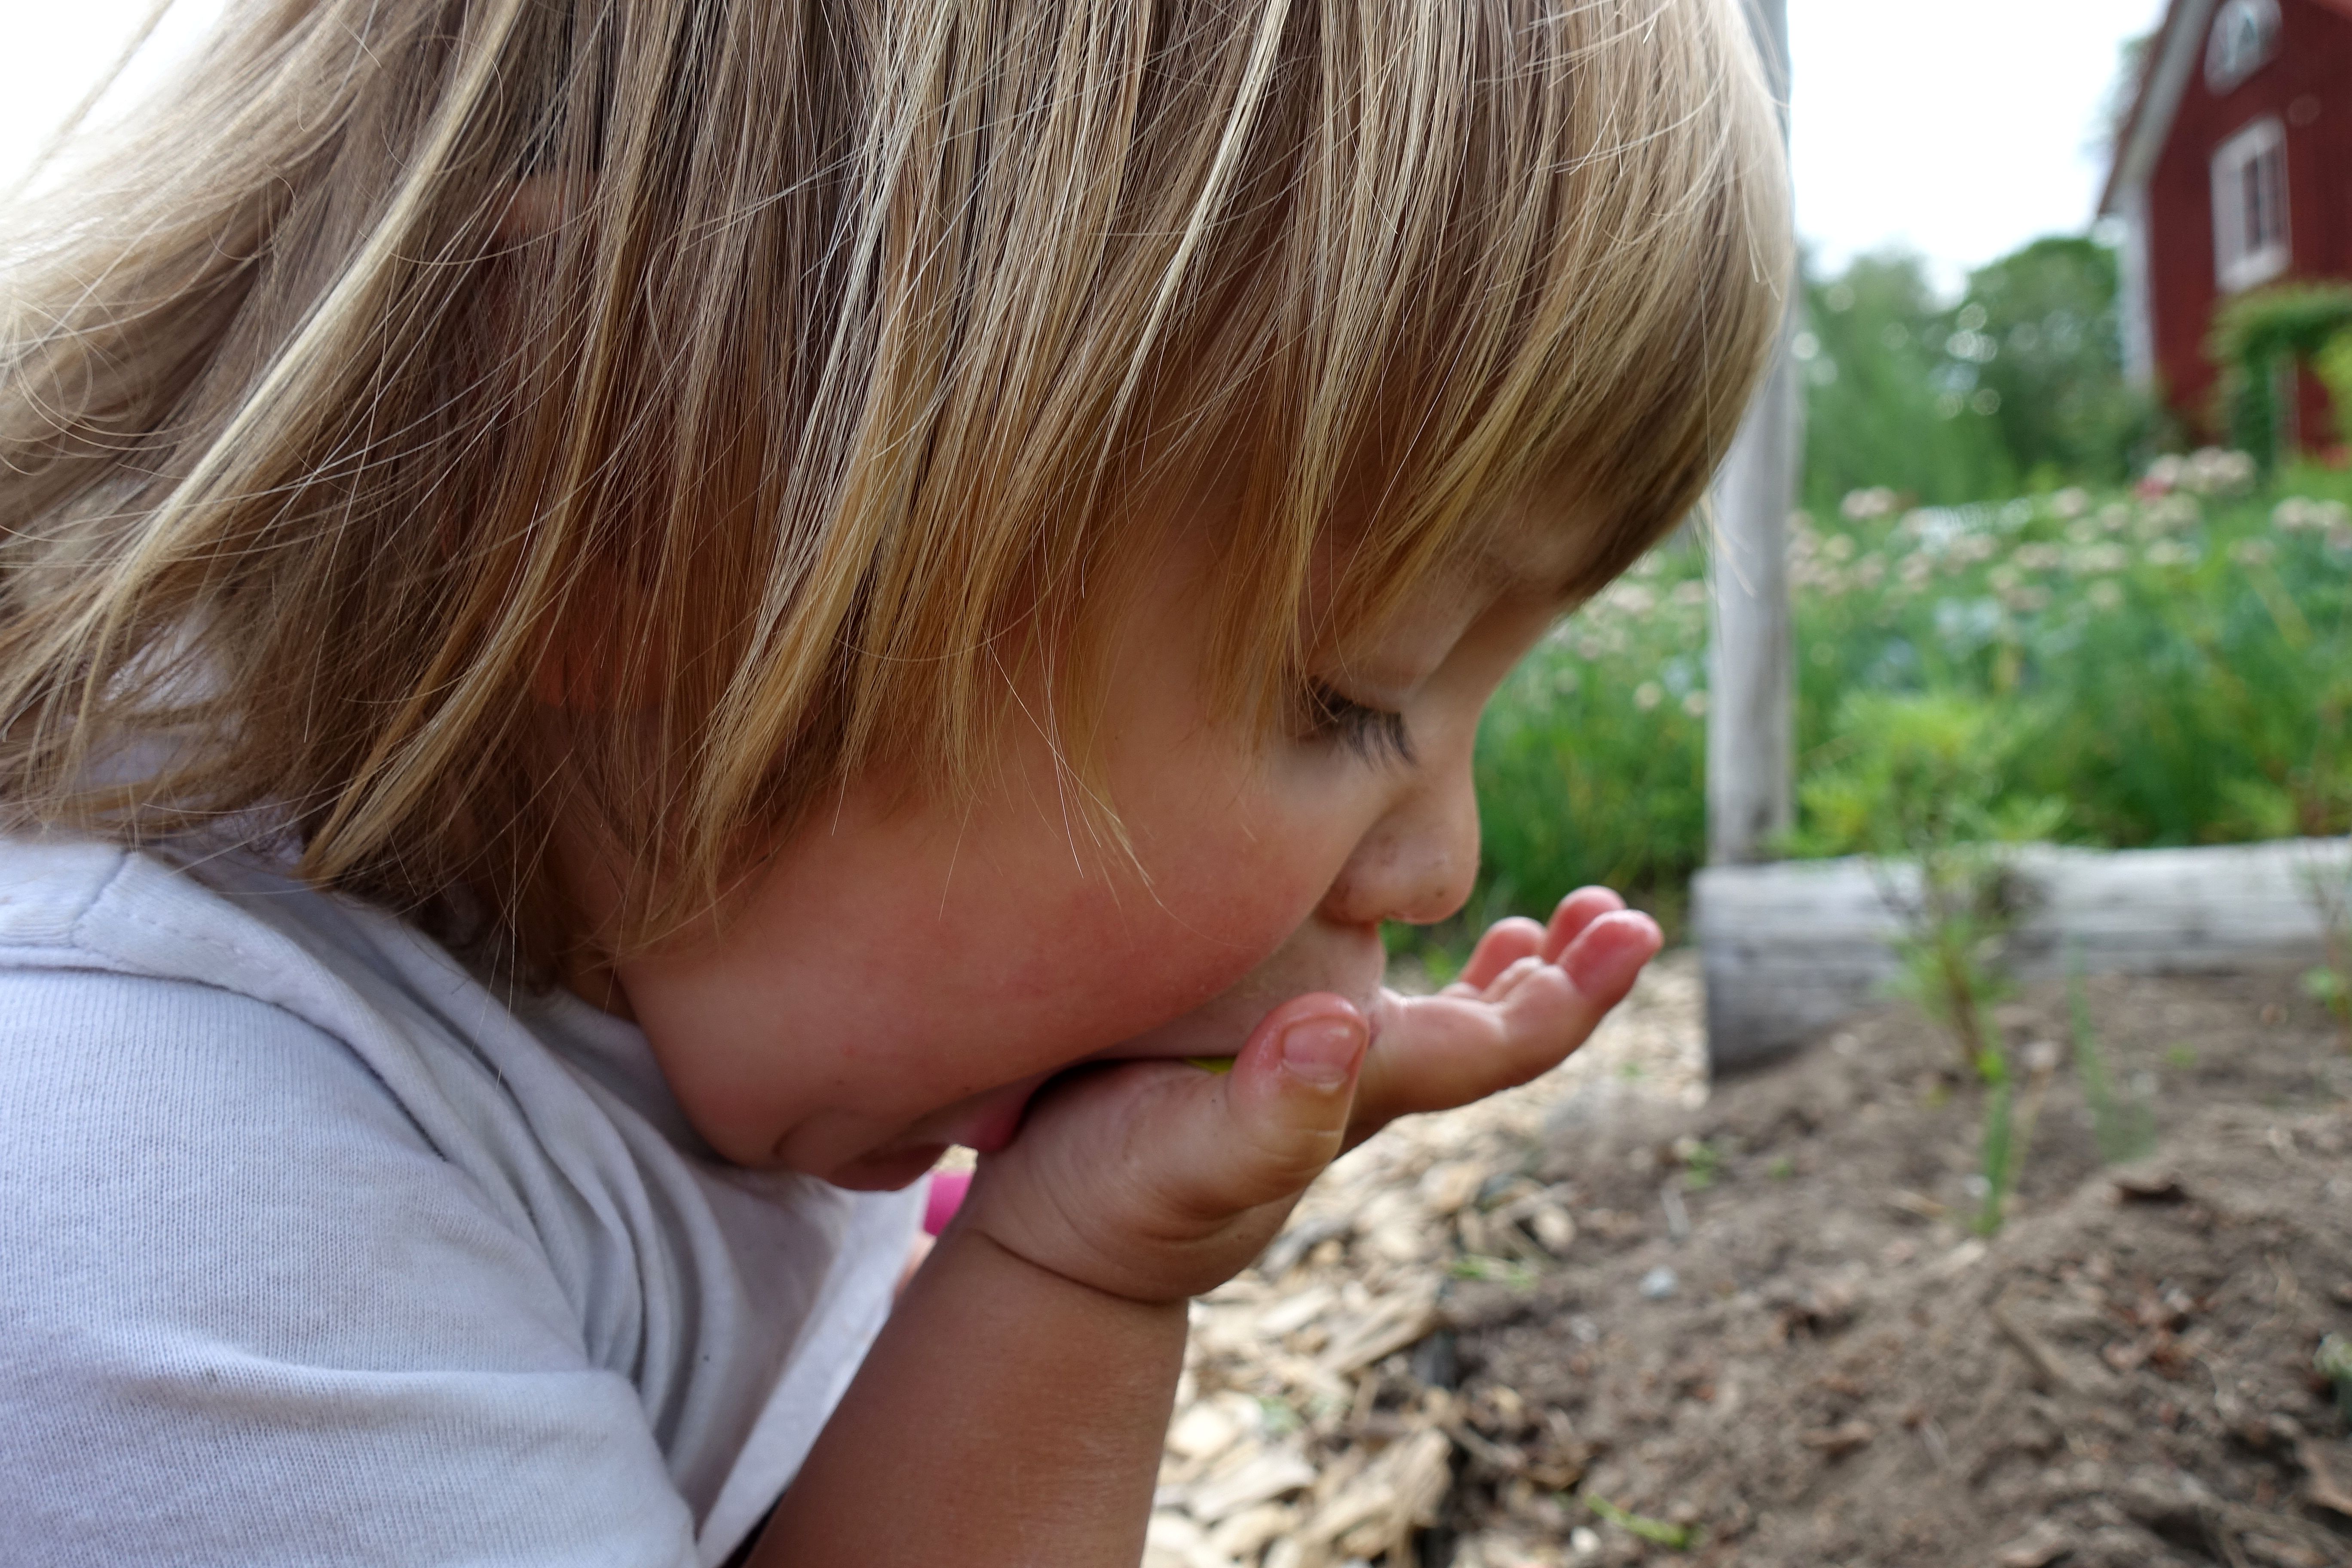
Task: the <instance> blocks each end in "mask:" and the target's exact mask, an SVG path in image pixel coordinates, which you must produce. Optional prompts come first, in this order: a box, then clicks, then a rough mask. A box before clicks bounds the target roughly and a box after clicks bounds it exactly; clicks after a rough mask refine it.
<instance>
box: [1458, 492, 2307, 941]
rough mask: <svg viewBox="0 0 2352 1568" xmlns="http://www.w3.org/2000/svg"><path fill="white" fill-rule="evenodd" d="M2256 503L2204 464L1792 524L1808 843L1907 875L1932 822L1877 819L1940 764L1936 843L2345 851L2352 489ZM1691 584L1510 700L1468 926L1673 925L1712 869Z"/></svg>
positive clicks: (1651, 585)
mask: <svg viewBox="0 0 2352 1568" xmlns="http://www.w3.org/2000/svg"><path fill="white" fill-rule="evenodd" d="M2256 479H2257V476H2256V474H2255V472H2254V468H2253V465H2252V463H2251V462H2250V461H2249V460H2248V459H2246V458H2243V457H2242V456H2240V455H2236V454H2226V453H2207V454H2200V455H2199V456H2198V457H2197V458H2189V459H2183V458H2168V459H2164V460H2162V461H2160V462H2159V463H2158V464H2157V465H2156V466H2155V467H2154V468H2151V469H2150V471H2149V473H2148V474H2147V477H2146V478H2145V479H2143V480H2142V481H2141V482H2140V483H2139V484H2138V485H2137V486H2136V487H2134V489H2132V490H2130V491H2127V492H2126V491H2116V490H2110V491H2105V492H2098V493H2094V492H2092V491H2088V490H2084V489H2064V490H2059V491H2054V492H2052V493H2050V494H2046V495H2041V496H2036V497H2032V498H2030V499H2026V500H2012V501H2010V502H2007V503H2004V504H2001V505H1979V506H1970V507H1961V508H1927V509H1920V508H1910V509H1906V508H1904V507H1903V506H1902V505H1901V503H1900V501H1899V500H1898V499H1897V498H1896V497H1895V495H1894V494H1893V493H1892V492H1891V491H1887V490H1872V491H1858V492H1855V493H1854V494H1853V495H1852V496H1849V497H1847V498H1846V499H1845V500H1844V502H1843V504H1842V505H1841V507H1840V508H1839V509H1838V510H1837V511H1836V512H1835V513H1833V514H1832V516H1830V517H1829V518H1828V519H1826V520H1823V521H1814V520H1812V519H1809V518H1801V519H1800V520H1799V522H1798V524H1797V526H1796V527H1795V528H1794V530H1793V531H1792V536H1791V542H1790V557H1791V558H1790V574H1791V577H1792V580H1793V582H1794V585H1795V588H1794V591H1795V594H1796V605H1795V624H1796V634H1795V635H1796V648H1795V653H1796V660H1797V671H1798V747H1799V757H1800V773H1801V790H1800V793H1801V822H1800V825H1799V829H1798V839H1797V844H1798V847H1800V848H1801V850H1803V851H1804V852H1807V853H1816V854H1832V853H1845V852H1865V851H1866V852H1872V853H1883V852H1888V851H1889V850H1890V849H1894V850H1899V846H1900V843H1901V841H1902V840H1903V839H1904V838H1905V837H1906V836H1907V835H1909V834H1911V833H1913V832H1915V831H1922V830H1926V829H1927V828H1933V827H1934V825H1933V824H1927V825H1926V826H1925V828H1923V827H1921V826H1919V825H1914V826H1909V827H1906V826H1900V825H1899V822H1898V821H1896V820H1894V819H1890V818H1888V817H1887V816H1885V815H1884V814H1885V811H1886V810H1887V809H1891V808H1889V807H1887V806H1886V805H1885V799H1886V797H1887V795H1888V793H1889V790H1890V788H1891V786H1892V784H1893V783H1894V782H1895V780H1896V779H1897V778H1898V776H1905V777H1908V778H1910V779H1912V780H1913V781H1914V783H1915V784H1918V783H1924V782H1926V781H1927V780H1928V779H1929V778H1931V777H1933V776H1934V770H1935V769H1937V768H1943V769H1948V770H1949V778H1950V780H1951V781H1953V782H1952V784H1951V788H1952V791H1953V794H1954V795H1955V798H1956V799H1958V798H1961V797H1965V798H1966V800H1968V801H1969V802H1970V803H1972V804H1970V805H1968V807H1967V809H1968V810H1969V811H1970V812H1974V813H1978V814H1980V815H1979V818H1978V819H1977V820H1976V821H1974V822H1973V823H1961V822H1958V821H1955V822H1953V823H1950V824H1947V825H1945V826H1946V827H1947V828H1948V829H1950V830H1953V831H1964V832H1966V833H1972V834H1975V835H1976V836H1978V837H1982V838H1987V839H1996V840H1997V839H2001V838H2006V837H2014V836H2016V835H2017V834H2019V833H2021V832H2025V831H2027V830H2029V829H2032V830H2035V831H2045V832H2049V833H2052V834H2054V835H2056V836H2058V837H2062V838H2063V839H2066V840H2069V841H2073V842H2078V843H2083V844H2087V845H2096V846H2105V847H2115V848H2126V847H2139V846H2147V845H2164V844H2200V843H2216V842H2228V841H2244V840H2252V839H2262V838H2272V837H2286V836H2292V835H2321V834H2334V833H2344V832H2347V831H2352V745H2347V741H2346V738H2345V721H2346V719H2347V715H2352V477H2347V475H2345V474H2342V473H2337V472H2330V471H2326V470H2320V469H2310V468H2306V469H2301V470H2296V471H2293V472H2290V473H2287V474H2284V475H2283V476H2281V477H2280V479H2278V480H2277V481H2276V483H2275V484H2274V485H2273V487H2272V488H2271V489H2269V490H2268V491H2267V492H2265V493H2261V494H2257V493H2255V490H2254V486H2255V483H2256ZM1703 572H1704V562H1703V557H1702V555H1701V553H1700V552H1699V551H1698V550H1697V548H1696V546H1694V545H1692V544H1691V543H1689V542H1680V541H1678V542H1675V543H1673V544H1670V545H1669V546H1667V547H1665V548H1664V549H1662V550H1661V551H1659V552H1656V553H1655V554H1654V555H1652V556H1651V557H1650V558H1648V559H1647V560H1645V561H1644V562H1643V563H1642V564H1641V565H1640V566H1639V567H1638V568H1637V569H1636V571H1635V572H1634V574H1632V575H1630V576H1628V577H1627V578H1626V579H1624V580H1623V581H1622V582H1621V583H1619V584H1617V585H1615V586H1614V587H1612V588H1611V589H1610V590H1609V591H1608V592H1606V593H1605V594H1603V595H1601V597H1600V598H1599V599H1598V600H1596V601H1595V602H1594V603H1593V604H1592V605H1589V606H1587V607H1586V608H1585V609H1584V610H1583V611H1581V612H1580V613H1579V614H1578V615H1577V616H1575V617H1573V618H1572V619H1570V621H1568V622H1566V623H1565V624H1564V625H1562V626H1561V627H1560V628H1559V630H1558V631H1557V632H1556V633H1555V634H1554V635H1553V636H1552V637H1550V638H1549V640H1547V642H1546V643H1545V644H1544V646H1543V647H1540V648H1538V650H1537V652H1536V654H1535V655H1534V656H1533V657H1532V658H1529V659H1528V661H1527V663H1526V664H1525V665H1524V666H1523V667H1522V668H1520V669H1519V670H1518V671H1517V674H1515V675H1514V676H1513V677H1512V679H1511V680H1510V681H1509V683H1508V684H1507V686H1506V688H1505V689H1504V690H1503V692H1502V693H1501V694H1500V695H1499V696H1498V697H1497V699H1496V702H1495V704H1494V706H1493V708H1492V709H1491V710H1490V711H1489V714H1488V717H1487V721H1486V726H1485V728H1484V729H1483V730H1482V731H1481V732H1480V738H1479V749H1478V789H1479V801H1480V805H1481V808H1482V811H1483V814H1484V818H1485V826H1486V862H1485V871H1484V875H1483V879H1482V882H1481V887H1480V891H1479V894H1478V897H1477V900H1476V901H1475V904H1474V906H1473V910H1472V915H1471V918H1473V919H1479V920H1483V919H1490V918H1493V917H1494V916H1496V915H1498V914H1501V913H1504V912H1507V911H1510V910H1520V911H1524V912H1528V913H1534V914H1540V913H1542V912H1544V911H1545V910H1547V909H1548V907H1549V903H1550V901H1551V900H1554V899H1556V898H1558V897H1559V894H1561V893H1562V892H1564V891H1566V890H1568V889H1570V888H1573V887H1575V886H1578V885H1579V884H1580V883H1583V882H1590V881H1606V882H1609V883H1611V884H1612V885H1616V886H1620V887H1624V888H1628V889H1631V890H1633V892H1635V893H1636V894H1637V895H1640V896H1641V897H1642V898H1643V900H1646V901H1647V903H1648V904H1649V905H1650V906H1651V907H1654V908H1657V909H1660V910H1662V912H1663V913H1664V915H1665V916H1666V917H1667V918H1668V919H1669V921H1671V920H1672V918H1673V917H1674V916H1675V914H1676V912H1677V911H1678V910H1679V899H1680V896H1681V889H1683V887H1684V886H1685V882H1686V879H1688V877H1689V875H1690V873H1691V872H1692V871H1694V870H1696V868H1697V867H1698V866H1699V865H1700V863H1701V861H1702V860H1703V858H1704V856H1705V851H1706V767H1705V755H1706V735H1705V714H1706V702H1707V694H1706V586H1705V584H1704V581H1703ZM1939 737H1940V738H1939ZM1939 747H1940V748H1941V750H1940V751H1938V750H1937V748H1939ZM1935 756H1941V757H1943V759H1944V760H1942V761H1923V760H1922V759H1923V758H1933V757H1935ZM2053 801H2056V802H2063V821H2048V820H2046V819H2048V818H2049V817H2050V816H2051V815H2052V814H2053V811H2054V810H2055V809H2056V808H2053V806H2051V805H2049V804H2048V803H2050V802H2053ZM1956 809H1957V808H1956ZM1874 812H1876V813H1879V814H1880V815H1878V816H1874V815H1873V814H1874ZM2037 823H2040V824H2042V826H2040V827H2036V824H2037Z"/></svg>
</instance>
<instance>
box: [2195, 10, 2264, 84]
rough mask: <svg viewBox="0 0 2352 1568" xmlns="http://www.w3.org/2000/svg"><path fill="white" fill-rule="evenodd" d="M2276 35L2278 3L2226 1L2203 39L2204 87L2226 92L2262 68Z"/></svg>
mask: <svg viewBox="0 0 2352 1568" xmlns="http://www.w3.org/2000/svg"><path fill="white" fill-rule="evenodd" d="M2278 36H2279V8H2278V0H2229V4H2228V5H2223V6H2222V7H2221V15H2220V16H2216V17H2214V18H2213V34H2212V37H2210V38H2209V39H2207V40H2206V44H2205V85H2206V86H2207V87H2209V88H2210V89H2212V90H2213V91H2214V92H2216V93H2223V92H2227V91H2229V90H2230V89H2231V88H2233V87H2235V86H2237V85H2238V84H2239V83H2240V82H2242V81H2243V80H2245V79H2247V78H2248V77H2250V76H2252V75H2253V74H2254V73H2255V72H2256V71H2258V70H2260V69H2262V68H2263V64H2264V62H2266V61H2267V60H2269V58H2271V51H2272V50H2273V49H2274V48H2276V47H2278Z"/></svg>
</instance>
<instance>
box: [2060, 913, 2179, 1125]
mask: <svg viewBox="0 0 2352 1568" xmlns="http://www.w3.org/2000/svg"><path fill="white" fill-rule="evenodd" d="M2066 1002H2067V1011H2068V1013H2069V1015H2070V1016H2071V1018H2072V1022H2073V1026H2074V1075H2075V1076H2076V1077H2077V1078H2079V1079H2082V1081H2083V1098H2084V1100H2087V1101H2088V1102H2089V1104H2090V1109H2091V1136H2092V1138H2093V1140H2094V1141H2095V1142H2096V1143H2097V1144H2098V1146H2099V1159H2100V1161H2101V1162H2102V1163H2105V1164H2109V1165H2116V1164H2121V1163H2124V1162H2126V1161H2127V1160H2137V1159H2138V1158H2139V1157H2140V1156H2141V1155H2143V1154H2145V1153H2147V1152H2148V1151H2149V1150H2150V1149H2152V1148H2154V1147H2155V1146H2156V1123H2155V1117H2154V1115H2153V1114H2152V1113H2151V1112H2150V1111H2149V1110H2148V1106H2147V1100H2144V1099H2141V1098H2140V1097H2138V1096H2137V1095H2129V1096H2126V1095H2124V1094H2121V1093H2119V1092H2118V1091H2117V1089H2116V1082H2115V1077H2114V1075H2113V1073H2111V1072H2110V1071H2109V1070H2108V1063H2107V1057H2106V1050H2105V1047H2103V1046H2102V1045H2101V1044H2100V1042H2099V1031H2098V1029H2097V1028H2096V1027H2095V1026H2094V1025H2093V1023H2092V1021H2091V997H2090V986H2089V985H2088V984H2087V983H2086V982H2085V981H2084V973H2083V950H2082V949H2081V948H2080V947H2079V946H2076V947H2074V948H2071V949H2070V950H2069V952H2068V953H2067V960H2066ZM2179 1048H2180V1047H2174V1049H2175V1050H2176V1051H2177V1050H2179ZM2190 1060H2191V1062H2192V1063H2193V1062H2194V1060H2195V1058H2194V1056H2193V1055H2192V1056H2191V1058H2190Z"/></svg>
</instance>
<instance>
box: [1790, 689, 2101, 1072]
mask: <svg viewBox="0 0 2352 1568" xmlns="http://www.w3.org/2000/svg"><path fill="white" fill-rule="evenodd" d="M1839 728H1840V730H1841V731H1842V736H1841V743H1842V746H1843V760H1842V761H1841V762H1839V763H1836V764H1834V765H1832V766H1831V767H1828V768H1825V769H1823V770H1822V771H1821V772H1819V773H1815V774H1814V775H1813V776H1812V777H1811V778H1810V779H1808V780H1807V781H1806V782H1805V784H1804V785H1803V787H1802V792H1801V793H1802V796H1803V801H1804V805H1805V812H1806V817H1805V826H1803V827H1802V828H1801V830H1800V832H1799V835H1798V838H1797V842H1798V844H1799V846H1800V847H1811V848H1813V849H1814V850H1815V851H1816V852H1828V853H1844V854H1853V853H1860V854H1864V855H1868V856H1870V857H1871V858H1873V860H1874V865H1875V867H1876V868H1877V875H1878V880H1879V890H1880V896H1881V897H1882V898H1883V899H1884V900H1885V903H1886V906H1887V908H1888V910H1890V911H1891V912H1893V913H1894V914H1895V917H1896V919H1897V921H1899V922H1900V925H1901V929H1902V934H1901V936H1900V937H1899V938H1898V939H1897V941H1896V943H1895V951H1896V954H1897V956H1898V957H1899V958H1900V960H1901V962H1902V972H1903V982H1902V984H1903V988H1904V990H1905V991H1906V993H1907V994H1909V995H1910V996H1911V997H1912V999H1913V1000H1914V1001H1916V1002H1917V1003H1918V1004H1919V1005H1921V1007H1922V1008H1924V1009H1925V1010H1926V1011H1927V1013H1928V1014H1929V1015H1930V1016H1934V1017H1935V1018H1937V1019H1938V1020H1939V1021H1940V1022H1942V1023H1943V1024H1944V1025H1945V1026H1946V1027H1947V1028H1948V1029H1949V1030H1950V1031H1951V1034H1952V1037H1953V1040H1954V1043H1955V1044H1956V1045H1957V1046H1958V1048H1959V1053H1960V1058H1961V1061H1962V1064H1963V1067H1964V1068H1965V1070H1967V1071H1969V1072H1971V1073H1973V1074H1975V1075H1976V1076H1978V1077H1979V1078H1981V1079H1983V1080H1984V1081H1985V1082H1986V1083H1987V1084H1988V1085H1994V1084H1998V1083H1999V1082H2000V1081H2001V1079H2003V1077H2004V1073H2003V1070H2002V1069H2001V1068H2000V1060H1999V1058H2000V1055H2001V1042H2000V1038H1999V1037H1998V1035H1997V1034H1996V1033H1995V1032H1994V1031H1993V1030H1992V1028H1991V1026H1990V1016H1989V1009H1990V1005H1991V1004H1992V1003H1993V1002H1994V1001H1995V1000H1996V999H1997V998H1998V997H1999V996H2000V994H2001V993H2002V991H2003V990H2004V988H2005V984H2006V982H2005V978H2004V976H2003V975H2002V973H2001V972H2000V958H2001V947H2002V944H2003V942H2004V941H2005V939H2006V937H2007V936H2008V933H2009V931H2010V929H2011V926H2012V925H2013V924H2014V923H2015V921H2016V918H2017V914H2018V912H2019V911H2018V909H2017V902H2018V892H2017V884H2016V879H2015V876H2014V866H2013V851H2014V848H2015V846H2017V845H2018V844H2019V843H2021V842H2026V841H2030V840H2032V839H2037V838H2041V837H2047V836H2048V835H2049V834H2051V833H2053V832H2054V831H2055V829H2056V828H2057V826H2058V825H2059V823H2060V822H2061V821H2062V820H2063V815H2064V813H2063V805H2059V804H2057V803H2054V802H2030V803H2019V802H2006V803H2004V802H2001V801H2000V775H2001V768H2002V763H2003V760H2004V757H2005V755H2006V752H2007V751H2008V750H2009V748H2010V747H2011V744H2012V743H2013V742H2012V741H2011V727H2010V722H2009V721H2008V720H2007V719H2006V718H2005V716H2004V715H2003V714H2002V713H2001V711H2000V710H1998V709H1996V708H1995V707H1994V706H1993V705H1992V704H1990V703H1988V702H1985V701H1982V700H1976V699H1972V698H1969V697H1966V696H1962V695H1959V694H1957V693H1931V694H1922V695H1903V696H1896V695H1891V694H1885V693H1877V692H1863V693H1856V694H1855V695H1853V697H1850V698H1849V699H1848V700H1847V702H1846V705H1845V708H1844V710H1843V713H1842V715H1841V718H1840V724H1839Z"/></svg>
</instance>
